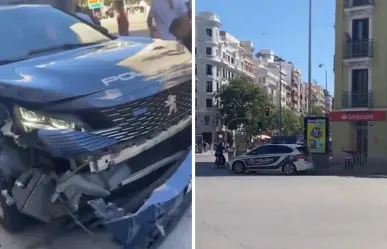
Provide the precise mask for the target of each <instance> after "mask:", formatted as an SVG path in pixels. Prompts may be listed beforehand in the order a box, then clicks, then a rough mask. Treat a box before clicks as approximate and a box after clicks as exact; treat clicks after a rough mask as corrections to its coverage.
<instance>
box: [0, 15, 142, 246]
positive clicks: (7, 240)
mask: <svg viewBox="0 0 387 249" xmlns="http://www.w3.org/2000/svg"><path fill="white" fill-rule="evenodd" d="M145 20H146V15H145V14H138V15H134V16H133V15H132V16H130V19H129V21H130V23H131V25H130V30H131V31H132V33H131V35H133V36H148V35H149V34H148V31H147V27H146V23H145ZM102 24H103V26H105V27H106V28H107V29H109V31H110V32H111V33H113V34H114V33H116V32H117V27H116V20H115V19H106V20H103V21H102ZM45 230H46V231H45ZM48 230H49V229H47V228H46V229H44V226H33V227H30V228H28V229H26V232H24V233H22V234H19V235H10V234H7V233H6V232H5V231H3V229H2V228H1V227H0V248H4V249H70V248H71V249H83V248H85V249H86V248H95V249H115V248H120V247H118V246H116V245H114V244H112V243H111V241H110V236H109V234H106V233H104V232H98V233H97V234H96V235H97V236H95V238H90V237H88V236H87V235H86V234H85V233H83V232H81V231H78V230H77V231H74V232H73V233H70V234H66V235H63V236H62V237H59V238H55V239H53V240H50V239H49V240H48V241H46V242H44V237H45V234H47V232H49V231H48Z"/></svg>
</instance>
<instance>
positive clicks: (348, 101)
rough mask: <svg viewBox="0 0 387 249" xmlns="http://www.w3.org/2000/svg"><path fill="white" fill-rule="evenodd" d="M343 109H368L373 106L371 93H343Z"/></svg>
mask: <svg viewBox="0 0 387 249" xmlns="http://www.w3.org/2000/svg"><path fill="white" fill-rule="evenodd" d="M342 101H343V103H342V107H343V108H369V107H372V106H373V103H372V91H364V92H348V91H345V92H343V98H342Z"/></svg>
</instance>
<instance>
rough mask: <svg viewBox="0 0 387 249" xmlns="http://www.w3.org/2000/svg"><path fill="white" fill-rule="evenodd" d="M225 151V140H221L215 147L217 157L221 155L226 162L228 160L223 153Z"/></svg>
mask: <svg viewBox="0 0 387 249" xmlns="http://www.w3.org/2000/svg"><path fill="white" fill-rule="evenodd" d="M225 151H226V148H225V147H224V145H223V142H219V144H218V145H217V146H216V149H215V157H221V158H222V160H223V162H224V163H225V162H226V158H225V156H224V154H223V152H225Z"/></svg>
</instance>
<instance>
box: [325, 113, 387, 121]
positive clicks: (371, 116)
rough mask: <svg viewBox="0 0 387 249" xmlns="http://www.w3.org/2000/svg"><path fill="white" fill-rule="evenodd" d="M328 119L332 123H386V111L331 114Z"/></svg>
mask: <svg viewBox="0 0 387 249" xmlns="http://www.w3.org/2000/svg"><path fill="white" fill-rule="evenodd" d="M327 117H329V120H330V121H331V122H351V121H355V122H356V121H386V111H353V112H331V113H329V114H327Z"/></svg>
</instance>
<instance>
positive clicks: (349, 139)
mask: <svg viewBox="0 0 387 249" xmlns="http://www.w3.org/2000/svg"><path fill="white" fill-rule="evenodd" d="M386 13H387V1H385V0H361V1H360V0H336V18H335V19H336V24H335V44H336V46H335V57H334V68H335V89H334V99H335V101H334V106H333V110H332V112H331V113H330V119H331V131H332V139H333V151H334V152H340V150H341V148H345V149H351V150H356V151H358V152H363V153H368V155H386V154H387V137H384V136H383V135H382V134H384V130H385V129H386V126H387V123H386V111H387V98H386V96H387V84H386V81H387V70H386V68H387V46H386V44H387V36H386V34H385V32H384V20H386Z"/></svg>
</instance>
